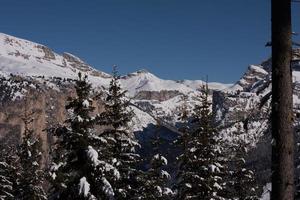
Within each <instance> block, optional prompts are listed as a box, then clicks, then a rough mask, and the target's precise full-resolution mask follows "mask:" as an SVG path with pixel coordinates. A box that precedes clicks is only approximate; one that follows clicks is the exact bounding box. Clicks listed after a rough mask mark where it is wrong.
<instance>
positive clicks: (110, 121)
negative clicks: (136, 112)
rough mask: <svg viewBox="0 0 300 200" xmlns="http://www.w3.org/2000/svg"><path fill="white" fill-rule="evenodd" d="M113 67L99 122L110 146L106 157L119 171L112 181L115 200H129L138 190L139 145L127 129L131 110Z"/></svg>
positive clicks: (131, 113) (131, 114) (103, 135)
mask: <svg viewBox="0 0 300 200" xmlns="http://www.w3.org/2000/svg"><path fill="white" fill-rule="evenodd" d="M119 78H120V77H119V75H118V73H117V70H116V67H114V68H113V77H112V80H111V82H110V87H109V90H108V94H107V97H106V99H105V101H104V102H105V111H104V112H103V113H102V114H101V115H100V118H99V123H100V124H101V125H105V126H106V127H107V128H106V129H105V130H104V132H103V133H102V137H104V138H105V139H106V140H107V141H109V145H107V147H106V148H107V149H108V151H109V152H110V154H107V160H108V162H109V163H111V164H112V165H113V166H115V167H116V168H117V169H118V171H119V172H120V179H119V180H115V181H114V182H113V183H112V187H113V188H114V191H115V194H116V199H131V198H132V197H133V196H134V194H135V193H136V191H137V186H138V185H137V180H136V176H137V170H136V167H137V163H138V161H139V155H138V154H137V153H136V151H135V150H136V147H138V146H139V144H138V142H137V141H136V140H135V138H134V134H133V132H132V131H131V130H130V129H129V123H130V122H131V120H132V117H133V112H132V110H130V108H129V101H128V100H127V99H126V97H125V93H126V91H123V90H122V88H121V86H120V83H119Z"/></svg>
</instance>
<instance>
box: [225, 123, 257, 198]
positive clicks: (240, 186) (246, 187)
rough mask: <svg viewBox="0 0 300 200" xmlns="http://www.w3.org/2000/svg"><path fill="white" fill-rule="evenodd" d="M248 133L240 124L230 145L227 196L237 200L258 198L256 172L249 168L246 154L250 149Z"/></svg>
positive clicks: (233, 134)
mask: <svg viewBox="0 0 300 200" xmlns="http://www.w3.org/2000/svg"><path fill="white" fill-rule="evenodd" d="M248 141H249V140H248V138H247V133H246V132H244V131H243V130H242V126H241V125H240V124H238V125H237V129H236V131H233V133H232V143H231V146H230V151H231V152H230V155H231V156H230V157H231V158H230V161H231V162H230V163H231V165H230V175H229V177H228V179H229V180H228V183H227V191H228V193H227V197H228V198H229V199H236V200H258V199H259V197H258V193H259V191H258V184H257V182H256V177H255V173H254V171H253V170H251V169H249V166H248V165H247V163H246V156H247V153H248V151H249V147H250V144H248Z"/></svg>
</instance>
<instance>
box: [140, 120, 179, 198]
mask: <svg viewBox="0 0 300 200" xmlns="http://www.w3.org/2000/svg"><path fill="white" fill-rule="evenodd" d="M158 126H159V125H158ZM151 142H152V149H153V152H154V155H153V157H152V159H151V160H150V163H149V164H150V167H149V169H148V170H147V171H146V172H142V173H141V175H140V177H139V178H140V183H141V185H140V187H139V191H138V194H137V196H136V198H135V199H141V200H143V199H144V200H168V199H173V196H174V192H173V191H172V190H171V189H170V188H169V187H168V183H169V181H170V179H171V176H170V174H169V173H168V172H167V171H166V170H165V168H166V166H167V164H168V160H167V159H166V158H165V157H164V156H163V155H162V153H161V152H160V150H159V147H160V145H162V143H163V141H162V139H161V137H160V135H159V132H158V131H157V132H156V134H155V136H154V139H153V140H152V141H151Z"/></svg>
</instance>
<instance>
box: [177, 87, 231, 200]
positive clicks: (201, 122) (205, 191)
mask: <svg viewBox="0 0 300 200" xmlns="http://www.w3.org/2000/svg"><path fill="white" fill-rule="evenodd" d="M208 95H209V91H208V87H207V85H206V86H205V87H203V88H202V94H201V96H200V104H199V105H196V106H195V108H194V113H193V115H192V120H191V123H192V124H191V127H192V128H191V131H190V133H189V137H188V140H187V141H186V151H184V152H183V155H181V156H180V157H181V158H180V159H181V160H182V161H181V165H180V171H179V174H178V176H177V189H178V199H203V200H212V199H214V200H219V199H224V196H225V195H224V189H225V183H224V180H223V179H224V177H225V165H224V163H225V162H226V159H225V157H224V156H223V149H222V145H221V140H220V138H219V135H218V132H217V130H216V129H215V128H214V125H213V116H212V112H211V109H210V106H211V103H210V102H209V99H208Z"/></svg>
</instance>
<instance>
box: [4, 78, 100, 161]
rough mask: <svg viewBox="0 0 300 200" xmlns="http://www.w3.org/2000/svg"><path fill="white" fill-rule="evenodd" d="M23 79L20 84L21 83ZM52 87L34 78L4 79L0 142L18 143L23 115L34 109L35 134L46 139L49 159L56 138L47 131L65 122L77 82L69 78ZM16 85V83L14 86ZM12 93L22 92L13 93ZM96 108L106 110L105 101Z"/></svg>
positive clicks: (44, 147)
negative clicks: (67, 104) (68, 104)
mask: <svg viewBox="0 0 300 200" xmlns="http://www.w3.org/2000/svg"><path fill="white" fill-rule="evenodd" d="M17 83H19V84H17ZM55 84H56V87H54V88H51V87H50V86H49V85H47V84H45V83H43V82H37V81H34V80H32V79H26V78H20V77H19V78H18V81H17V82H16V81H15V77H14V78H9V79H7V80H6V82H5V81H2V82H0V88H2V89H3V90H2V91H5V92H2V93H0V95H1V96H0V99H2V101H1V103H0V143H1V144H4V143H5V144H6V143H8V144H13V145H15V144H18V143H19V142H20V139H21V136H22V134H23V132H24V123H23V120H22V118H23V117H24V116H25V113H26V112H27V113H31V112H33V115H32V118H33V122H32V123H31V124H30V127H29V128H32V129H33V130H34V132H35V134H36V135H37V136H38V137H40V138H41V139H42V141H43V151H44V160H45V162H47V161H48V152H49V147H50V145H51V142H52V140H53V138H52V137H51V136H49V135H48V134H47V131H46V130H47V129H48V128H51V127H53V126H55V125H57V124H63V123H64V121H65V119H66V116H67V112H66V110H65V105H66V102H67V99H68V98H69V97H71V96H74V95H75V90H74V87H73V83H70V82H65V83H63V84H62V83H60V84H58V83H57V82H56V83H55ZM12 85H14V87H12ZM10 93H15V94H17V93H20V94H19V96H17V97H16V96H13V95H11V94H10ZM95 108H96V109H95V112H101V111H102V110H103V107H102V103H101V102H100V101H99V102H95Z"/></svg>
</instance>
